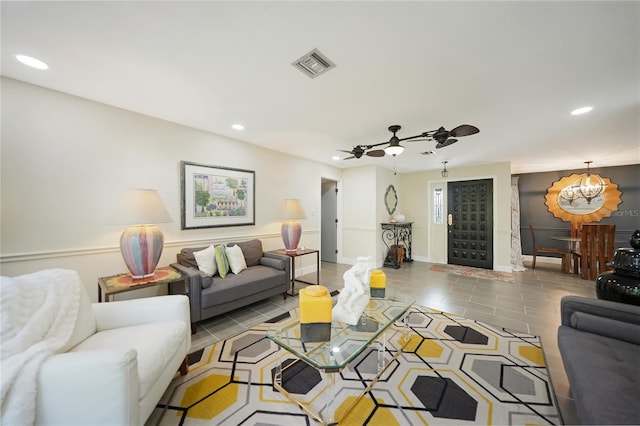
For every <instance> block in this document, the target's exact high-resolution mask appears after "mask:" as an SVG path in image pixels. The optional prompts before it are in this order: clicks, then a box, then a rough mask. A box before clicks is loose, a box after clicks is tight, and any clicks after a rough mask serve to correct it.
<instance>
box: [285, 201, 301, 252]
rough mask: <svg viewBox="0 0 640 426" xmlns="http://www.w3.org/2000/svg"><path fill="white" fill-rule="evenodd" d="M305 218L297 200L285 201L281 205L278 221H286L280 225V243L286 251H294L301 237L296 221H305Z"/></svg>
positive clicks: (298, 224)
mask: <svg viewBox="0 0 640 426" xmlns="http://www.w3.org/2000/svg"><path fill="white" fill-rule="evenodd" d="M306 218H307V216H306V215H305V214H304V210H302V205H301V204H300V200H298V199H295V198H294V199H287V200H284V202H283V203H282V209H280V219H286V221H285V222H283V223H282V227H281V228H280V232H281V234H282V242H283V243H284V247H285V249H286V250H287V251H296V250H297V248H298V243H299V242H300V237H301V236H302V226H300V223H299V222H297V221H296V219H306Z"/></svg>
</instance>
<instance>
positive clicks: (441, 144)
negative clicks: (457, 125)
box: [436, 139, 458, 148]
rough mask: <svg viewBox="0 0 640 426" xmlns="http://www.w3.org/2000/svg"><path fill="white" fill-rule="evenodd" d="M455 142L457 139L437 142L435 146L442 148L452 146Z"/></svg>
mask: <svg viewBox="0 0 640 426" xmlns="http://www.w3.org/2000/svg"><path fill="white" fill-rule="evenodd" d="M456 142H458V139H447V140H446V141H444V142H438V143H437V144H436V148H444V147H445V146H449V145H453V144H454V143H456Z"/></svg>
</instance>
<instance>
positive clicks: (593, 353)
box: [558, 326, 640, 424]
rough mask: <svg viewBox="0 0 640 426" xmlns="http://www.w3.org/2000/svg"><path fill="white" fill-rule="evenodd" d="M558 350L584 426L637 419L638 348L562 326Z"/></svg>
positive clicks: (639, 390)
mask: <svg viewBox="0 0 640 426" xmlns="http://www.w3.org/2000/svg"><path fill="white" fill-rule="evenodd" d="M558 348H559V349H560V353H561V355H562V361H563V363H564V366H565V370H566V372H567V377H568V379H569V383H570V384H571V393H572V394H573V396H574V399H575V402H576V408H577V412H578V416H579V417H580V421H581V422H582V423H583V424H630V423H631V424H633V423H635V421H637V419H640V405H639V404H638V401H637V396H638V394H639V393H640V375H639V374H638V349H639V347H638V345H634V344H631V343H627V342H622V341H619V340H616V339H611V338H608V337H603V336H599V335H597V334H592V333H587V332H584V331H579V330H575V329H573V328H571V327H566V326H561V327H560V328H559V329H558ZM634 420H635V421H634Z"/></svg>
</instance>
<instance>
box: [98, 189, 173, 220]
mask: <svg viewBox="0 0 640 426" xmlns="http://www.w3.org/2000/svg"><path fill="white" fill-rule="evenodd" d="M109 222H110V223H113V224H119V225H142V224H145V223H168V222H171V216H169V212H168V211H167V208H166V207H165V206H164V203H163V202H162V199H161V198H160V195H159V194H158V191H156V190H155V189H128V190H127V192H126V193H125V194H124V195H123V197H122V198H121V199H120V201H119V202H118V204H116V206H115V208H114V210H113V213H112V215H111V218H110V220H109Z"/></svg>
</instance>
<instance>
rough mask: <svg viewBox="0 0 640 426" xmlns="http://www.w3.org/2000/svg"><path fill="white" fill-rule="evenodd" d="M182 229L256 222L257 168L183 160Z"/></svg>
mask: <svg viewBox="0 0 640 426" xmlns="http://www.w3.org/2000/svg"><path fill="white" fill-rule="evenodd" d="M181 169H182V170H181V171H182V173H181V183H182V185H181V190H182V206H181V208H182V229H194V228H214V227H223V226H242V225H254V224H255V205H254V200H255V172H253V171H251V170H242V169H232V168H227V167H219V166H208V165H204V164H196V163H189V162H186V161H182V162H181Z"/></svg>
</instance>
